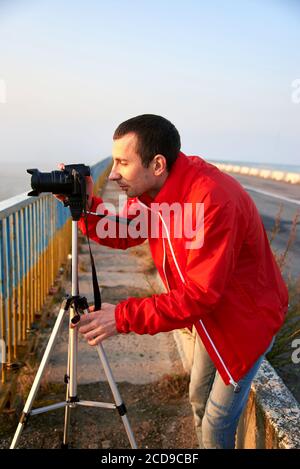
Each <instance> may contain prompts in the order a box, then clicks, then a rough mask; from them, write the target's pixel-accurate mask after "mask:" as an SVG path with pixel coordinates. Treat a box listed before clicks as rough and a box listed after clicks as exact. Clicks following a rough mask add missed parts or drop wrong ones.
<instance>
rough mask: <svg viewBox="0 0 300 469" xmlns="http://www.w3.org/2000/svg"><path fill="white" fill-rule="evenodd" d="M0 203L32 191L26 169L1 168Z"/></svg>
mask: <svg viewBox="0 0 300 469" xmlns="http://www.w3.org/2000/svg"><path fill="white" fill-rule="evenodd" d="M208 161H210V162H212V163H214V162H215V163H225V164H236V165H240V166H248V167H251V168H261V169H272V170H278V171H286V172H292V173H300V164H299V165H295V164H293V165H290V164H277V163H276V164H275V163H274V164H270V163H258V162H255V161H237V160H235V161H232V160H219V159H218V160H217V159H208ZM54 169H55V168H54ZM0 176H1V178H0V202H2V201H3V200H5V199H9V198H10V197H13V196H15V195H19V194H22V193H24V192H28V191H30V190H31V188H30V175H29V174H27V172H26V168H22V167H21V166H18V167H15V168H12V167H10V168H4V167H2V168H1V174H0Z"/></svg>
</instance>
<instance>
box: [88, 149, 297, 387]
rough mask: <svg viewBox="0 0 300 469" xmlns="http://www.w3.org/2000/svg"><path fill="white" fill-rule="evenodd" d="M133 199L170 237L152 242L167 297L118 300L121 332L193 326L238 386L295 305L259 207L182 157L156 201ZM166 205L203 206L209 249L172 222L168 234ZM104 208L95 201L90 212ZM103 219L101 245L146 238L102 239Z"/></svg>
mask: <svg viewBox="0 0 300 469" xmlns="http://www.w3.org/2000/svg"><path fill="white" fill-rule="evenodd" d="M134 202H138V203H139V204H140V207H141V208H142V210H143V211H144V212H147V215H148V217H150V215H151V216H156V219H157V220H156V223H157V224H158V225H159V228H160V229H161V231H162V232H164V233H165V235H164V236H160V237H154V236H152V234H151V233H150V235H149V236H148V239H149V244H150V248H151V252H152V256H153V260H154V262H155V265H156V267H157V270H158V272H159V274H160V276H161V278H162V280H163V282H164V284H165V286H166V289H167V293H162V294H158V295H152V296H151V297H148V298H128V299H127V300H125V301H122V302H121V303H119V304H118V305H117V307H116V312H115V317H116V325H117V330H118V331H119V332H121V333H128V332H130V331H134V332H136V333H138V334H156V333H158V332H162V331H170V330H173V329H180V328H184V327H189V328H191V327H192V326H193V325H194V326H195V327H196V329H197V331H198V333H199V335H200V337H201V339H202V341H203V343H204V344H205V347H206V349H207V351H208V353H209V355H210V357H211V359H212V360H213V362H214V364H215V366H216V368H217V369H218V371H219V373H220V375H221V376H222V378H223V380H224V382H225V383H226V384H233V385H234V386H235V385H236V382H237V381H238V380H239V379H241V378H242V377H243V376H244V375H245V374H246V373H247V372H248V370H249V369H250V368H251V367H252V365H253V364H254V363H255V361H256V360H257V359H258V357H259V356H260V355H261V354H262V353H263V352H265V350H266V349H267V347H268V345H269V344H270V342H271V340H272V338H273V336H274V334H276V333H277V331H278V330H279V328H280V327H281V325H282V324H283V322H284V318H285V314H286V311H287V307H288V294H287V288H286V286H285V284H284V281H283V279H282V276H281V273H280V271H279V268H278V266H277V264H276V262H275V259H274V256H273V254H272V251H271V248H270V245H269V241H268V238H267V235H266V232H265V229H264V227H263V224H262V221H261V218H260V215H259V213H258V211H257V208H256V206H255V204H254V202H253V201H252V199H251V198H250V196H249V195H248V194H247V192H246V191H245V190H244V189H243V188H242V186H241V185H240V184H239V183H238V182H237V181H236V180H235V179H233V178H232V177H231V176H229V175H227V174H224V173H222V172H221V171H219V170H218V169H217V168H216V167H215V166H213V165H211V164H209V163H207V162H205V161H204V160H202V159H201V158H199V157H197V156H191V157H187V156H186V155H184V154H183V153H180V155H179V157H178V159H177V160H176V162H175V164H174V166H173V168H172V170H171V172H170V174H169V176H168V178H167V180H166V182H165V184H164V186H163V187H162V189H161V190H160V192H159V193H158V194H157V196H156V197H155V199H154V200H152V199H151V198H150V197H149V196H147V195H146V194H144V195H143V196H142V197H140V199H139V200H138V199H128V206H129V207H130V206H131V205H132V204H133V203H134ZM163 202H167V203H169V204H173V203H176V202H177V203H179V204H180V206H181V207H183V204H186V203H189V204H192V207H195V204H196V203H203V204H204V243H203V245H202V247H199V248H197V249H191V248H190V247H188V243H187V238H186V237H185V236H181V237H178V236H177V237H176V236H175V235H174V233H175V232H174V230H175V228H174V226H172V218H171V223H170V226H169V227H168V233H166V228H167V227H166V226H164V225H165V223H164V221H163V220H162V219H161V218H162V216H161V215H159V214H157V211H158V210H157V205H155V204H161V203H163ZM101 203H102V200H101V199H100V198H97V197H95V198H94V200H93V206H92V210H91V211H95V210H96V208H97V206H98V205H99V204H101ZM154 212H156V213H154ZM194 213H196V212H195V211H194V210H193V215H192V218H193V219H194V218H195V215H194ZM98 221H99V219H98V218H97V217H95V216H91V215H90V216H89V217H88V223H89V234H90V237H91V238H92V239H93V240H95V241H96V242H98V243H100V244H104V245H107V246H111V247H114V248H121V249H126V248H127V247H130V246H133V245H136V244H140V243H142V242H143V241H144V240H145V237H139V238H138V239H133V238H132V237H127V238H122V239H112V238H105V239H99V237H98V236H97V233H96V225H97V223H98ZM194 221H195V220H194ZM79 224H80V227H81V230H82V231H83V233H84V234H86V230H85V226H84V223H83V222H82V221H80V223H79Z"/></svg>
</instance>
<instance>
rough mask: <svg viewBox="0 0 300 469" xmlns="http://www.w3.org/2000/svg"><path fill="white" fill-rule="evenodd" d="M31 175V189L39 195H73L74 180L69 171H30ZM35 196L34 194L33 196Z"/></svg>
mask: <svg viewBox="0 0 300 469" xmlns="http://www.w3.org/2000/svg"><path fill="white" fill-rule="evenodd" d="M27 172H28V173H29V174H31V175H32V176H31V187H32V189H33V190H34V192H35V193H36V194H37V195H38V194H40V193H41V192H52V194H66V195H68V194H72V190H73V180H72V176H71V175H70V174H69V172H67V171H51V173H41V172H40V171H39V170H38V169H28V170H27ZM32 195H33V194H32Z"/></svg>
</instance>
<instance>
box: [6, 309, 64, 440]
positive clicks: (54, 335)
mask: <svg viewBox="0 0 300 469" xmlns="http://www.w3.org/2000/svg"><path fill="white" fill-rule="evenodd" d="M65 312H66V310H65V307H64V306H62V307H61V309H60V311H59V314H58V316H57V319H56V322H55V325H54V328H53V330H52V333H51V335H50V339H49V341H48V344H47V347H46V350H45V352H44V355H43V358H42V361H41V363H40V366H39V369H38V371H37V374H36V376H35V379H34V382H33V385H32V387H31V390H30V393H29V395H28V397H27V400H26V403H25V406H24V409H23V412H22V415H21V418H20V421H19V424H18V427H17V430H16V433H15V435H14V438H13V441H12V443H11V445H10V449H14V448H15V447H16V446H17V444H18V442H19V439H20V436H21V433H22V431H23V428H24V425H25V424H26V422H27V420H28V418H29V415H30V411H31V408H32V405H33V402H34V399H35V397H36V394H37V392H38V390H39V387H40V383H41V379H42V375H43V372H44V370H45V368H46V366H47V363H48V360H49V357H50V354H51V352H52V350H53V347H54V345H55V340H56V338H57V335H58V333H59V330H60V328H61V325H62V323H63V319H64V315H65Z"/></svg>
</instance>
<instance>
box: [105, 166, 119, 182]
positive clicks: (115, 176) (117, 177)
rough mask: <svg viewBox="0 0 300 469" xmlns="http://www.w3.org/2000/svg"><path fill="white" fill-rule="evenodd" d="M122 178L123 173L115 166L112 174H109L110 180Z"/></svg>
mask: <svg viewBox="0 0 300 469" xmlns="http://www.w3.org/2000/svg"><path fill="white" fill-rule="evenodd" d="M120 178H121V175H120V174H119V173H118V172H117V171H116V170H115V169H114V168H112V170H111V172H110V175H109V176H108V180H109V181H117V180H118V179H120Z"/></svg>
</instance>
